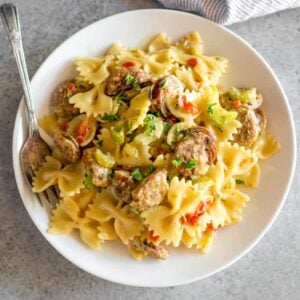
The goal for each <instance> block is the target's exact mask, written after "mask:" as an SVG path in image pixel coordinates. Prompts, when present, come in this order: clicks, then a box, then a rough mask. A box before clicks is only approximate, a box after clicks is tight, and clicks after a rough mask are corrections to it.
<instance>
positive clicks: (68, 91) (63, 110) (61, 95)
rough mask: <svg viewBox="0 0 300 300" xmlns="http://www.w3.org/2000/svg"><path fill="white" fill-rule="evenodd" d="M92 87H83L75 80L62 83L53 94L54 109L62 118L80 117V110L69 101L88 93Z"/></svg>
mask: <svg viewBox="0 0 300 300" xmlns="http://www.w3.org/2000/svg"><path fill="white" fill-rule="evenodd" d="M90 88H91V86H83V85H79V84H78V83H76V81H75V80H67V81H65V82H63V83H61V84H60V85H59V86H58V87H57V88H56V90H55V91H54V93H53V96H52V103H51V104H52V109H53V111H54V112H55V113H56V114H57V116H58V117H60V118H71V117H74V116H76V115H79V113H80V112H79V109H78V108H76V107H75V106H74V104H71V103H69V99H70V98H71V97H72V96H73V95H75V94H77V93H82V92H86V91H88V90H89V89H90Z"/></svg>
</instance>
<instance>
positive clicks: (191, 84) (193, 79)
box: [175, 67, 200, 91]
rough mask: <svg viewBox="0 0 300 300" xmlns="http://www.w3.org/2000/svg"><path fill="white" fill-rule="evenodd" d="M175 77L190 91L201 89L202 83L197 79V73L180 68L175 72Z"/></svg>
mask: <svg viewBox="0 0 300 300" xmlns="http://www.w3.org/2000/svg"><path fill="white" fill-rule="evenodd" d="M175 75H176V76H177V78H178V79H179V80H180V81H181V82H182V83H183V84H184V86H185V88H187V89H188V90H189V91H198V90H199V88H200V81H199V79H197V75H196V73H195V72H194V71H193V70H192V69H190V68H188V69H187V68H185V67H179V68H178V69H176V70H175Z"/></svg>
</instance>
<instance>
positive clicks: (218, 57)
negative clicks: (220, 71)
mask: <svg viewBox="0 0 300 300" xmlns="http://www.w3.org/2000/svg"><path fill="white" fill-rule="evenodd" d="M215 59H216V60H217V61H223V60H224V58H223V57H221V56H216V57H215Z"/></svg>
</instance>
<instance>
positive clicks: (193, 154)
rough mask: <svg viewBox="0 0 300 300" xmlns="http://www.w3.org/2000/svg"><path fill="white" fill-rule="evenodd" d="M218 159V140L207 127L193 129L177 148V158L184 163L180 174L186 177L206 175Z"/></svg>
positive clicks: (180, 168) (180, 167)
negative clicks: (210, 166)
mask: <svg viewBox="0 0 300 300" xmlns="http://www.w3.org/2000/svg"><path fill="white" fill-rule="evenodd" d="M216 157H217V145H216V140H215V138H214V137H213V135H212V134H211V132H210V131H209V130H207V129H206V128H205V127H202V126H197V127H193V128H191V129H190V130H189V131H188V133H187V135H186V137H185V138H183V139H182V140H181V141H179V142H178V143H177V145H176V148H175V158H178V159H180V160H181V161H182V163H181V165H180V166H179V168H178V170H179V172H180V173H181V174H182V175H183V176H186V177H189V176H191V175H194V174H204V173H206V171H207V169H208V167H209V165H211V164H213V163H215V161H216Z"/></svg>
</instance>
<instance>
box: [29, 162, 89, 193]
mask: <svg viewBox="0 0 300 300" xmlns="http://www.w3.org/2000/svg"><path fill="white" fill-rule="evenodd" d="M83 177H84V172H83V167H82V165H81V163H75V164H69V165H67V166H66V167H64V168H63V169H62V164H61V163H60V162H59V161H58V160H57V159H55V158H54V157H51V156H47V157H46V161H45V163H44V164H43V165H42V167H41V168H40V169H39V170H38V171H37V172H36V174H35V177H34V180H33V188H32V190H33V191H34V192H35V193H40V192H42V191H44V190H46V189H47V188H48V187H49V186H52V185H55V184H58V187H59V190H60V194H61V196H62V197H64V196H73V195H74V194H76V193H78V192H79V191H80V189H81V188H82V187H83Z"/></svg>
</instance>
